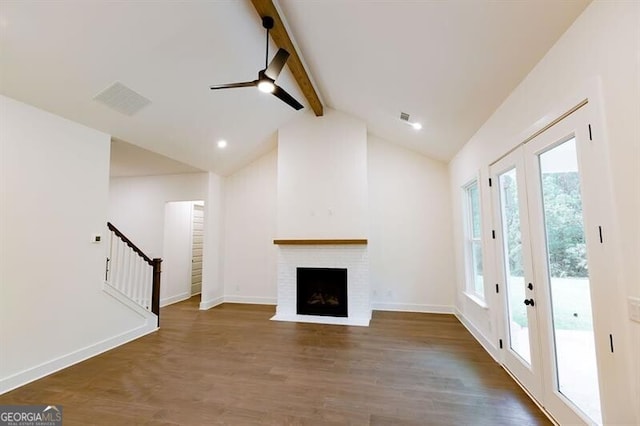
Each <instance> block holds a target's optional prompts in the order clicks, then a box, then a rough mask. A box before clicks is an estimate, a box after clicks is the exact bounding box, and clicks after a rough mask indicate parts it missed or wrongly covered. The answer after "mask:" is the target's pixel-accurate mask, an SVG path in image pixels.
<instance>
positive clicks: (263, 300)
mask: <svg viewBox="0 0 640 426" xmlns="http://www.w3.org/2000/svg"><path fill="white" fill-rule="evenodd" d="M223 299H224V303H247V304H251V305H277V304H278V299H276V298H275V297H251V296H234V295H232V296H224V298H223Z"/></svg>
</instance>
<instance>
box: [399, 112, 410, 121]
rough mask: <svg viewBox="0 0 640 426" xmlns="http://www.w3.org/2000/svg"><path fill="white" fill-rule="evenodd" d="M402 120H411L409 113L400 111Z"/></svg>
mask: <svg viewBox="0 0 640 426" xmlns="http://www.w3.org/2000/svg"><path fill="white" fill-rule="evenodd" d="M400 120H402V121H409V114H407V113H406V112H401V113H400Z"/></svg>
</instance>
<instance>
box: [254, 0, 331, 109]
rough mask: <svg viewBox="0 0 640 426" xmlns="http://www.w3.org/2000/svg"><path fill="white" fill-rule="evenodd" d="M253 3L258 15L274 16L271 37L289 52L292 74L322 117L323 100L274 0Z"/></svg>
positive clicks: (311, 104)
mask: <svg viewBox="0 0 640 426" xmlns="http://www.w3.org/2000/svg"><path fill="white" fill-rule="evenodd" d="M251 3H253V7H254V8H255V9H256V12H258V15H260V18H262V17H264V16H270V17H272V18H273V21H274V25H273V29H272V30H271V31H270V34H271V38H272V39H273V41H274V43H275V44H276V45H277V46H278V47H281V48H283V49H285V50H286V51H287V52H289V55H290V56H289V60H288V61H287V65H288V66H289V70H290V71H291V74H293V77H294V78H295V79H296V82H297V83H298V86H300V89H301V90H302V94H303V95H304V97H305V98H307V101H308V102H309V105H310V106H311V109H313V112H314V113H315V114H316V117H321V116H322V114H323V107H322V102H320V98H319V97H318V94H317V93H316V91H315V89H314V88H313V84H311V80H310V79H309V75H308V74H307V71H306V70H305V69H304V66H303V65H302V61H301V60H300V56H298V52H297V51H296V49H295V47H294V46H293V43H292V42H291V38H290V37H289V34H288V33H287V29H286V28H285V27H284V25H283V24H282V19H281V18H280V15H279V14H278V10H277V9H276V6H275V5H274V4H273V1H272V0H251Z"/></svg>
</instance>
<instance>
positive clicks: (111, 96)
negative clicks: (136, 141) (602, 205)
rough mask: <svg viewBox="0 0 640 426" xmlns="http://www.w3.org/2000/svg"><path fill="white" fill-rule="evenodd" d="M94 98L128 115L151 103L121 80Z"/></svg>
mask: <svg viewBox="0 0 640 426" xmlns="http://www.w3.org/2000/svg"><path fill="white" fill-rule="evenodd" d="M93 99H94V100H96V101H98V102H100V103H102V104H104V105H106V106H108V107H109V108H111V109H114V110H116V111H118V112H119V113H122V114H124V115H128V116H132V115H134V114H135V113H136V112H138V111H140V110H141V109H142V108H144V107H145V106H147V105H148V104H150V103H151V101H150V100H149V99H147V98H145V97H144V96H142V95H140V94H138V93H136V92H134V91H133V90H131V89H129V88H128V87H127V86H125V85H124V84H122V83H120V82H119V81H116V82H115V83H113V84H112V85H111V86H109V87H107V88H106V89H104V90H103V91H102V92H100V93H98V94H97V95H95V96H94V97H93Z"/></svg>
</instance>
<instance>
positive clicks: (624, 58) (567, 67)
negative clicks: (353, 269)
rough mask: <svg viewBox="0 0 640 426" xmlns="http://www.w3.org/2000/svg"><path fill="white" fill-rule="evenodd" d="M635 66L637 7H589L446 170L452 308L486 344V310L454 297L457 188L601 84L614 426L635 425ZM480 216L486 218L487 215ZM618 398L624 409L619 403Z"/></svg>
mask: <svg viewBox="0 0 640 426" xmlns="http://www.w3.org/2000/svg"><path fill="white" fill-rule="evenodd" d="M639 60H640V3H638V2H621V1H620V2H606V1H595V2H593V3H592V4H591V5H590V6H589V7H588V8H587V9H586V10H585V12H584V13H583V14H582V15H581V16H580V17H579V18H578V19H577V20H576V22H575V23H574V24H573V25H572V26H571V28H570V29H569V30H568V31H567V32H566V33H565V34H564V35H563V36H562V38H561V39H560V40H559V41H558V42H557V43H556V45H555V46H554V47H553V48H552V49H551V50H550V51H549V52H548V53H547V55H546V56H545V57H544V58H543V59H542V60H541V61H540V63H539V64H538V65H537V66H536V67H535V68H534V70H533V71H532V72H531V73H530V74H529V75H528V76H527V78H526V79H525V80H524V81H523V82H522V83H521V84H520V85H519V86H518V88H516V89H515V90H514V91H513V93H512V94H511V95H510V96H509V98H508V99H507V100H506V101H505V102H504V103H503V104H502V106H501V107H500V108H499V109H498V110H497V111H496V112H495V113H494V114H493V115H492V117H491V118H490V119H489V120H488V121H487V122H486V123H485V124H484V125H483V126H482V128H481V129H480V130H479V131H478V132H477V133H476V134H475V135H474V136H473V138H472V139H471V140H470V141H469V142H468V143H467V145H466V146H465V147H464V149H462V150H461V151H460V152H459V153H458V155H457V156H456V158H455V159H454V160H453V161H452V162H451V164H450V173H451V191H452V194H453V208H454V214H455V221H454V224H455V235H454V237H455V242H456V262H457V263H456V270H457V288H458V295H459V297H458V298H457V303H458V307H459V309H460V310H461V312H462V314H463V315H464V316H465V317H466V318H467V320H469V321H470V322H471V324H472V326H474V327H476V328H477V329H478V331H479V332H481V333H483V334H484V335H485V336H487V337H489V339H491V340H493V339H494V337H495V334H494V331H493V330H491V316H492V315H493V312H492V310H489V311H485V310H482V309H480V308H478V307H476V306H474V304H473V302H471V301H469V300H466V299H465V298H464V297H461V296H460V295H461V294H462V289H463V287H464V284H463V283H464V269H463V259H462V258H463V255H462V228H461V226H462V216H461V212H462V208H461V205H460V204H461V203H460V197H459V192H460V186H461V185H463V184H464V183H465V182H467V181H468V180H469V179H470V178H471V177H472V176H473V175H474V174H475V173H477V172H478V170H480V169H481V170H482V171H483V181H484V178H486V170H487V169H486V166H487V165H488V164H489V163H491V162H493V161H494V160H496V159H497V158H498V157H499V156H500V155H501V154H503V153H505V152H506V151H507V150H508V149H510V148H512V147H513V146H515V145H516V144H517V143H519V142H521V141H522V140H523V139H524V138H525V137H526V136H527V134H528V133H529V134H530V133H532V131H533V130H534V129H536V126H537V127H539V125H540V123H543V122H548V121H549V119H551V118H553V117H550V115H549V113H550V112H551V111H554V109H555V106H556V105H558V104H559V103H562V102H563V101H565V99H564V98H565V97H568V96H570V95H572V94H576V93H580V92H581V90H583V89H582V87H583V86H584V85H585V84H587V83H588V82H589V81H590V80H593V79H596V78H599V79H600V81H601V85H602V97H603V104H602V105H598V107H601V108H602V109H603V111H604V115H605V127H606V128H605V129H604V130H605V134H606V135H607V138H606V139H607V141H608V144H609V151H610V164H609V165H608V166H609V167H610V168H611V170H612V178H613V187H612V188H611V190H612V193H613V197H614V199H615V205H613V206H609V208H611V210H612V211H613V214H614V215H615V219H616V222H617V224H618V225H619V229H620V231H621V232H619V241H617V242H616V244H617V245H618V246H619V248H620V251H621V259H620V262H617V264H619V265H620V271H619V277H612V279H611V283H610V286H611V292H612V293H614V294H615V296H614V298H615V300H616V303H615V304H614V305H613V306H611V313H610V314H611V319H612V322H613V323H614V330H616V331H615V333H616V335H617V336H618V339H617V340H618V342H619V345H618V346H617V348H618V349H617V351H616V357H620V359H621V363H622V365H628V366H629V368H628V369H627V370H631V371H627V372H628V374H627V375H626V377H623V378H621V380H623V381H626V382H628V383H626V384H625V383H622V384H621V386H620V387H619V392H620V394H619V397H620V401H622V403H621V406H624V409H621V410H620V412H618V413H616V415H617V416H618V420H619V421H620V422H623V423H624V422H626V423H634V419H633V414H632V413H631V412H632V411H635V423H636V424H638V423H640V404H638V401H640V324H638V323H633V322H631V321H630V320H629V319H628V318H627V317H626V315H627V308H626V300H625V298H626V296H639V295H640V280H639V279H638V277H639V276H640V262H638V258H639V255H640V220H638V218H639V217H640V167H638V165H639V164H640V143H639V141H640V118H639V117H640V82H639V78H638V76H639V75H640V68H639V63H638V62H639ZM603 161H606V159H605V158H603ZM604 168H605V169H606V168H608V167H607V165H606V164H605V165H604ZM484 213H485V217H486V216H487V215H488V212H487V211H486V210H485V212H484ZM485 235H486V233H485ZM612 261H616V260H615V259H612ZM618 288H619V289H620V290H621V291H618ZM625 334H627V335H626V336H625ZM625 358H626V359H627V361H625V360H624V359H625ZM633 378H635V380H634V379H633ZM625 398H629V403H624V401H625ZM631 401H635V403H634V404H632V403H631Z"/></svg>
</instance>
